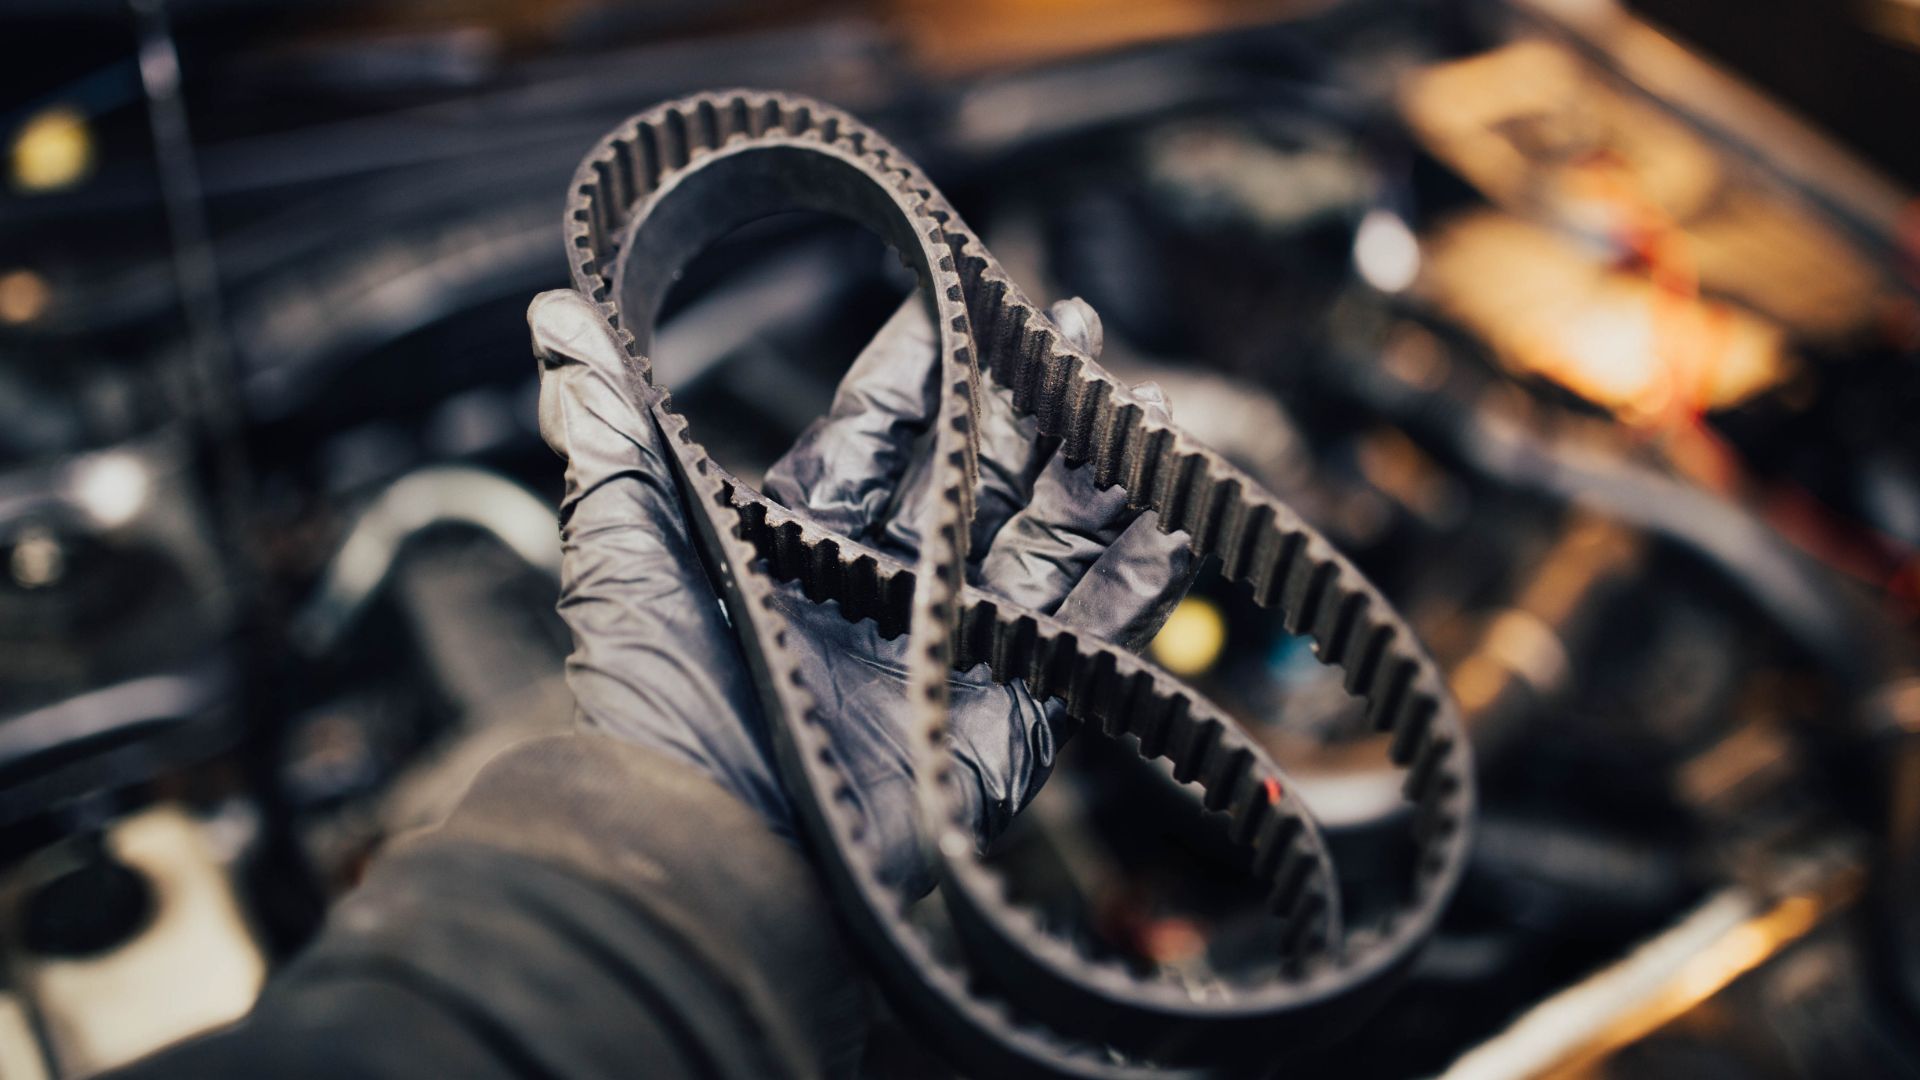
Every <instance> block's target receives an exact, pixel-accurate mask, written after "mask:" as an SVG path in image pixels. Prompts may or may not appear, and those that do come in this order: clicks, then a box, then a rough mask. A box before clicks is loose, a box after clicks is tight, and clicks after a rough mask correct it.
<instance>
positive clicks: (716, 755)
mask: <svg viewBox="0 0 1920 1080" xmlns="http://www.w3.org/2000/svg"><path fill="white" fill-rule="evenodd" d="M1052 313H1053V318H1054V319H1055V320H1056V322H1057V323H1058V324H1059V325H1060V326H1061V328H1062V329H1063V330H1064V331H1065V332H1066V333H1067V335H1068V336H1069V337H1070V339H1071V340H1073V341H1074V342H1075V344H1076V345H1077V346H1078V347H1080V348H1081V349H1083V350H1084V351H1085V352H1086V353H1087V354H1088V355H1089V356H1094V357H1097V356H1098V354H1099V351H1100V343H1101V342H1100V322H1099V318H1098V317H1097V316H1096V315H1095V314H1094V312H1093V309H1092V308H1091V307H1089V306H1088V305H1087V304H1086V303H1084V302H1082V301H1079V300H1069V301H1063V302H1061V303H1059V304H1056V305H1054V307H1053V312H1052ZM527 319H528V322H529V323H530V324H531V326H532V328H533V349H534V355H535V357H536V358H538V360H539V361H540V431H541V434H542V435H543V436H544V437H545V439H546V441H547V444H548V445H549V446H551V447H552V448H553V449H554V450H555V451H556V452H558V453H559V454H560V455H561V456H562V457H564V458H566V459H567V473H566V494H565V497H564V499H563V501H562V503H561V507H560V527H561V541H562V550H563V560H564V561H563V565H562V570H561V586H560V613H561V615H562V616H563V617H565V619H566V620H567V623H568V625H569V626H570V627H571V628H572V631H573V637H574V652H573V655H572V656H571V657H569V658H568V661H567V675H568V681H569V684H570V685H571V687H572V689H573V692H574V697H575V700H576V702H577V707H578V710H579V715H580V718H581V720H582V722H583V723H584V724H586V725H587V726H589V727H591V728H594V729H597V730H599V731H602V732H605V733H606V734H608V735H611V736H613V737H615V738H619V739H625V740H628V741H631V742H634V743H639V744H642V745H645V746H647V747H649V748H651V749H654V750H656V751H660V752H664V753H667V754H671V755H674V756H676V757H679V758H681V759H683V760H684V761H686V763H687V764H688V765H689V766H690V767H692V768H695V769H698V770H700V771H702V772H704V773H706V774H707V775H709V776H711V777H712V778H713V779H714V780H716V781H717V782H719V783H720V784H721V786H723V787H725V788H726V789H728V790H729V791H731V792H732V793H733V794H735V795H737V796H739V797H740V798H741V799H742V800H744V801H745V802H746V803H747V804H748V805H750V806H752V807H753V808H754V809H755V810H757V811H758V812H759V813H760V815H761V816H762V817H763V818H765V819H766V821H767V823H768V825H769V826H770V827H772V828H773V829H774V830H775V831H777V832H779V833H782V834H785V835H788V836H792V835H793V834H794V831H795V826H794V816H793V811H792V808H791V806H790V805H789V803H788V800H787V796H786V793H785V791H784V790H783V788H782V786H781V784H780V781H779V778H778V776H777V774H776V772H775V767H774V764H773V755H772V750H771V747H770V744H769V736H768V732H767V728H766V721H765V719H764V718H763V717H762V716H761V714H760V709H759V706H758V702H757V700H756V698H755V696H754V691H753V684H752V681H751V679H750V677H749V675H748V674H747V669H746V664H745V661H744V659H743V658H742V656H741V653H740V647H739V644H738V642H737V641H736V639H735V637H734V634H733V631H732V629H731V628H730V627H729V626H728V624H727V622H726V619H725V617H724V615H723V614H722V612H721V610H720V606H719V604H718V603H717V602H716V601H715V598H714V594H713V592H712V590H711V589H710V588H709V586H708V583H707V579H706V575H705V572H704V570H703V569H702V567H701V564H700V561H699V557H698V554H697V553H696V550H695V548H694V545H693V542H692V539H691V536H690V534H689V524H688V522H687V520H686V518H685V516H684V511H683V510H682V508H681V504H680V501H679V496H678V493H677V492H676V490H675V485H674V480H673V474H672V472H671V469H670V466H669V465H668V463H667V461H666V458H665V456H664V455H665V451H664V448H663V446H662V443H661V441H660V440H661V437H660V434H659V432H658V429H657V428H656V427H655V426H654V423H653V421H652V418H651V417H650V415H649V414H648V413H647V412H646V411H645V403H644V402H642V401H640V400H637V397H638V396H639V395H640V394H641V393H657V391H651V390H646V391H643V390H642V389H641V388H640V383H639V381H638V380H637V379H635V380H631V381H630V379H629V374H628V371H627V366H626V365H627V361H626V360H625V358H624V356H623V354H622V350H621V348H620V346H619V345H618V343H617V342H616V341H615V340H614V339H613V337H612V336H611V334H610V333H609V332H608V331H607V329H606V327H605V325H604V324H603V323H602V321H601V319H600V318H599V316H598V314H597V313H596V312H595V311H594V308H593V305H592V304H591V302H589V301H588V300H587V299H586V298H584V297H582V296H581V295H580V294H578V293H575V292H573V291H570V290H558V291H554V292H548V293H542V294H541V295H540V296H538V297H535V298H534V301H533V304H532V306H531V307H530V308H529V309H528V312H527ZM936 347H937V346H936V342H935V339H934V334H933V328H932V324H931V322H930V320H929V318H928V315H927V313H926V309H925V307H924V305H923V304H922V303H921V301H920V299H919V297H918V296H910V297H908V298H907V301H906V303H904V304H903V305H902V306H901V307H900V309H899V310H898V311H897V312H896V313H895V314H894V316H893V317H892V318H891V319H889V320H888V322H887V324H886V325H885V326H884V327H883V328H881V330H880V332H879V333H878V334H877V335H875V337H874V339H873V341H872V342H871V343H870V344H868V346H867V347H866V349H865V350H864V351H863V352H862V353H861V354H860V356H859V358H858V359H856V360H855V361H854V363H853V366H852V368H851V369H850V370H849V371H848V372H847V375H846V377H845V378H844V379H843V380H842V382H841V384H840V387H839V390H838V392H837V393H836V394H835V396H834V400H833V406H832V409H831V410H830V411H829V413H828V414H827V415H826V416H825V417H823V418H822V419H820V420H818V421H816V422H815V423H814V424H813V425H812V426H811V427H810V428H809V429H808V430H807V431H806V432H805V433H804V434H802V435H801V436H800V439H799V440H798V441H797V442H796V443H795V444H794V446H793V448H792V449H791V450H789V451H788V452H787V453H786V454H785V455H784V456H783V457H781V459H780V460H779V461H778V462H776V463H775V464H774V466H773V468H772V469H771V470H770V471H769V472H768V474H767V477H766V482H765V487H764V490H765V491H766V493H767V494H768V495H769V496H771V497H772V498H774V499H775V500H777V501H779V502H780V503H782V504H783V505H785V506H787V507H789V508H790V509H794V510H798V511H802V512H804V513H805V514H807V515H809V516H811V517H812V518H814V519H815V520H816V521H818V522H819V523H820V524H822V525H824V526H825V527H827V528H829V529H831V530H833V531H834V532H837V533H839V534H841V535H844V536H847V537H851V538H854V539H858V540H863V541H865V542H867V543H869V544H872V545H873V546H876V547H879V548H882V549H883V550H886V551H889V552H890V553H892V554H895V555H897V556H899V557H901V558H903V559H906V560H908V561H911V560H912V559H913V557H914V555H915V552H916V549H917V547H918V543H919V535H920V533H919V529H918V523H919V522H920V521H921V520H923V512H924V508H925V506H926V504H927V500H928V499H929V498H931V497H933V492H932V491H931V489H930V487H929V485H928V480H929V472H928V469H927V463H926V461H925V460H924V455H922V456H921V457H920V458H918V459H917V458H916V456H915V454H914V450H915V446H916V439H917V437H918V436H919V435H920V434H921V433H923V432H924V430H925V428H926V425H927V422H928V418H929V417H930V416H931V415H932V413H933V410H934V407H935V394H936V384H935V363H934V361H935V357H936ZM1133 393H1134V395H1135V397H1136V399H1137V400H1138V401H1139V402H1140V403H1141V404H1142V405H1144V406H1146V407H1148V408H1151V409H1161V410H1164V409H1165V408H1166V403H1165V402H1164V400H1162V398H1161V396H1160V392H1159V390H1158V388H1157V387H1155V386H1153V385H1152V384H1150V383H1148V384H1141V385H1140V386H1137V387H1134V388H1133ZM694 434H695V437H696V438H697V437H698V435H699V432H698V430H697V429H696V431H695V432H694ZM1051 442H1052V441H1051V440H1037V439H1035V438H1034V431H1033V427H1032V425H1031V423H1030V422H1029V421H1025V420H1022V419H1020V418H1019V417H1017V416H1015V415H1014V412H1013V409H1012V405H1011V403H1010V402H1009V400H1008V399H1007V396H1006V395H1005V393H1004V392H1002V391H1000V390H998V389H997V388H993V389H991V390H990V392H989V393H987V394H986V395H985V396H984V401H983V403H982V407H981V430H980V481H981V489H980V491H979V492H978V503H977V505H978V508H979V509H978V517H977V519H976V521H975V523H974V529H973V536H972V545H971V548H970V551H971V552H972V555H971V556H970V558H971V560H972V561H971V564H970V566H969V570H968V572H969V576H970V578H971V579H972V581H973V583H974V584H976V585H979V586H982V587H985V588H987V589H990V590H992V591H994V592H996V593H999V594H1000V595H1002V596H1004V597H1006V598H1007V599H1009V600H1012V601H1014V602H1016V603H1019V604H1022V605H1025V606H1028V607H1032V608H1036V609H1038V610H1041V611H1045V612H1049V613H1051V614H1053V615H1055V616H1056V617H1058V618H1059V619H1061V620H1062V621H1063V622H1066V623H1068V624H1070V625H1073V626H1075V627H1076V628H1078V629H1081V630H1083V631H1085V632H1087V633H1090V634H1093V635H1096V636H1099V637H1103V638H1106V639H1109V640H1112V641H1115V642H1118V643H1121V644H1124V645H1126V646H1127V647H1129V648H1134V649H1140V648H1144V647H1145V645H1146V643H1147V642H1148V641H1149V640H1150V639H1151V638H1152V636H1153V634H1154V633H1155V632H1156V631H1157V630H1158V629H1159V627H1160V625H1161V623H1162V622H1164V621H1165V619H1166V616H1167V613H1168V612H1170V611H1171V610H1172V608H1173V606H1174V604H1175V603H1177V602H1178V601H1179V599H1180V598H1181V597H1182V596H1183V595H1185V593H1186V590H1187V587H1188V585H1189V584H1190V583H1191V581H1192V575H1193V572H1194V570H1195V569H1196V567H1195V566H1194V565H1193V560H1192V557H1191V553H1190V552H1189V550H1188V548H1187V546H1186V543H1185V538H1184V536H1182V535H1178V534H1176V535H1172V536H1169V535H1165V534H1162V533H1161V532H1159V531H1158V530H1157V529H1156V528H1155V527H1154V523H1153V522H1151V521H1143V520H1138V517H1139V515H1137V514H1136V513H1134V512H1133V511H1130V510H1128V509H1127V507H1126V504H1125V496H1124V493H1123V492H1122V491H1121V490H1120V489H1119V488H1113V489H1111V490H1109V491H1106V492H1101V491H1098V490H1096V489H1095V487H1094V485H1093V482H1092V476H1091V470H1090V469H1087V468H1084V467H1083V468H1072V467H1069V466H1068V465H1067V463H1066V461H1065V460H1064V459H1062V458H1060V457H1058V456H1057V455H1055V454H1054V452H1053V449H1054V448H1053V446H1052V445H1051ZM779 602H780V606H781V608H782V610H783V612H784V614H785V615H786V617H787V618H788V619H789V620H790V621H791V622H792V624H793V631H794V632H793V633H792V634H791V635H789V641H790V642H791V643H792V644H793V645H794V647H795V648H796V650H797V651H798V653H799V656H800V662H801V669H802V677H803V678H804V680H805V682H806V685H807V688H808V689H809V690H811V691H812V693H813V695H814V697H815V698H816V699H817V701H818V702H819V706H820V709H821V710H822V712H823V714H824V715H825V717H826V718H827V722H828V723H829V725H830V726H831V730H832V734H833V743H834V750H835V752H836V754H837V755H838V756H839V759H840V761H841V763H842V765H843V767H844V768H846V770H847V771H848V773H849V775H850V777H851V779H852V781H853V784H854V787H855V789H856V791H857V793H858V795H859V798H860V801H861V806H860V809H861V812H862V813H863V814H864V815H865V817H866V823H867V825H868V835H870V836H874V837H877V842H878V843H880V844H881V858H880V863H879V864H880V866H881V867H882V873H883V875H884V876H886V877H888V878H890V879H891V880H893V881H895V882H899V883H902V884H904V885H906V886H907V887H909V888H911V889H913V890H914V892H915V893H916V894H918V893H920V892H924V891H925V890H926V889H928V888H930V887H931V885H932V878H931V876H930V871H929V867H928V865H927V863H926V860H925V859H924V857H923V855H922V852H921V850H920V845H919V841H918V838H917V837H916V836H915V835H914V832H913V822H914V821H915V819H916V809H915V801H914V796H913V779H912V755H911V753H910V752H909V750H908V746H907V732H906V731H905V730H903V718H904V716H905V713H906V710H905V707H904V706H905V671H906V665H905V661H904V657H905V651H906V643H907V639H906V636H905V635H902V636H901V637H899V638H896V639H895V640H893V641H887V640H884V639H882V638H881V637H880V635H879V634H878V632H877V631H876V629H875V627H874V624H873V622H872V621H871V620H868V621H863V622H860V623H848V622H847V621H846V620H845V619H843V618H841V616H840V614H839V612H838V610H837V608H836V607H834V606H833V605H821V604H815V603H812V602H811V601H809V600H808V599H807V598H806V597H805V596H804V595H802V594H801V593H800V591H799V589H798V588H797V587H793V586H787V587H783V588H782V589H781V591H780V593H779ZM951 688H952V690H951V708H952V718H951V732H952V734H951V739H952V745H953V749H954V752H955V753H956V754H957V755H958V756H959V758H960V760H961V761H962V762H964V763H965V765H966V766H967V769H968V774H969V775H971V777H972V780H973V783H972V784H971V785H967V796H968V798H969V800H970V801H971V803H972V811H973V819H974V822H975V831H976V834H977V836H978V838H979V840H980V841H981V842H982V843H984V842H986V841H987V840H988V839H991V838H992V837H993V836H994V835H996V834H997V833H998V832H999V831H1000V830H1001V829H1002V828H1004V827H1005V826H1006V824H1007V822H1008V821H1009V820H1011V818H1012V816H1013V815H1014V814H1015V813H1017V812H1018V811H1019V810H1020V809H1021V807H1023V806H1025V805H1026V803H1027V802H1028V800H1030V799H1031V798H1032V797H1033V795H1034V793H1035V792H1037V791H1038V790H1039V788H1040V785H1041V783H1042V782H1043V781H1044V780H1045V779H1046V777H1047V775H1048V773H1049V772H1050V771H1051V770H1052V767H1053V762H1054V755H1055V753H1056V751H1057V749H1058V748H1059V746H1060V745H1061V744H1062V742H1063V741H1064V739H1065V738H1066V737H1067V736H1068V735H1070V734H1071V732H1070V731H1069V730H1067V727H1068V725H1067V722H1066V718H1065V717H1064V715H1063V714H1062V713H1061V712H1060V711H1059V710H1058V709H1048V708H1045V707H1043V706H1042V705H1041V704H1040V703H1037V702H1035V701H1034V700H1033V699H1032V697H1031V696H1030V695H1029V693H1028V692H1027V690H1026V688H1025V687H1024V686H1023V685H1019V684H1015V685H1011V686H1001V685H997V684H995V683H994V682H992V680H991V679H989V678H988V677H987V675H986V671H985V668H984V666H982V667H981V668H979V669H976V670H975V671H973V672H969V673H964V674H955V675H954V677H953V680H952V683H951Z"/></svg>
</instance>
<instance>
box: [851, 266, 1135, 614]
mask: <svg viewBox="0 0 1920 1080" xmlns="http://www.w3.org/2000/svg"><path fill="white" fill-rule="evenodd" d="M1050 313H1051V315H1052V318H1053V321H1054V323H1055V325H1057V326H1059V327H1060V330H1061V332H1062V333H1063V334H1065V335H1066V337H1067V340H1068V342H1070V343H1071V344H1072V345H1073V347H1074V348H1076V349H1078V350H1080V351H1081V352H1083V353H1085V354H1086V355H1087V358H1088V359H1090V360H1094V361H1098V360H1099V358H1100V346H1101V344H1102V333H1101V327H1100V315H1099V313H1098V312H1096V311H1094V310H1093V305H1092V304H1089V303H1087V302H1086V301H1085V300H1082V299H1080V298H1079V297H1077V296H1076V297H1073V298H1071V299H1068V300H1060V301H1057V302H1056V303H1054V305H1053V306H1052V308H1051V309H1050ZM982 388H983V389H984V390H985V391H986V392H985V393H983V394H981V395H980V425H979V436H980V483H979V486H978V487H976V488H975V489H974V517H973V527H972V529H971V531H970V533H969V538H968V540H969V542H968V545H967V551H968V553H969V556H968V557H969V561H970V562H971V563H973V564H974V565H975V566H976V567H977V566H978V565H979V564H980V563H981V562H982V561H983V560H984V559H985V556H986V553H987V550H988V548H989V546H990V545H991V544H992V542H993V538H994V536H995V534H997V533H998V532H999V531H1000V529H1001V527H1002V526H1004V525H1006V523H1007V521H1008V520H1009V519H1010V518H1012V516H1013V515H1014V514H1015V513H1017V512H1018V511H1019V510H1020V508H1021V507H1023V506H1025V505H1027V502H1028V501H1029V500H1030V499H1031V498H1032V497H1033V490H1034V484H1035V482H1036V481H1038V479H1039V477H1040V475H1041V473H1042V471H1043V470H1044V469H1045V468H1046V465H1047V462H1048V460H1049V459H1050V458H1051V457H1052V456H1053V447H1054V440H1051V439H1042V438H1040V437H1039V431H1038V429H1037V428H1036V426H1035V425H1034V422H1033V421H1032V419H1030V418H1028V417H1023V416H1021V415H1019V414H1018V413H1016V412H1014V409H1013V395H1012V394H1011V393H1009V392H1008V391H1006V390H1004V389H1002V388H1000V387H998V386H994V385H992V384H991V383H987V384H984V385H983V387H982ZM928 466H929V459H928V458H927V457H926V456H925V455H922V456H921V457H919V458H917V459H915V461H914V462H913V464H912V466H911V467H910V468H909V469H908V472H907V475H906V477H905V479H904V481H903V482H902V484H901V487H900V497H899V498H898V499H896V500H895V501H894V510H893V512H892V513H891V514H890V515H889V516H888V519H887V523H886V526H885V528H884V530H883V531H882V533H881V537H880V542H879V546H880V548H881V549H882V550H884V551H887V552H890V553H892V554H895V555H898V556H900V557H902V558H912V557H913V556H914V555H915V554H916V553H917V552H919V550H920V535H921V530H920V523H921V522H922V521H925V520H926V516H925V515H926V512H927V508H928V503H929V500H930V499H932V498H933V497H934V494H935V493H934V492H933V490H932V476H933V471H932V469H931V468H929V467H928ZM976 576H978V575H976Z"/></svg>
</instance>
